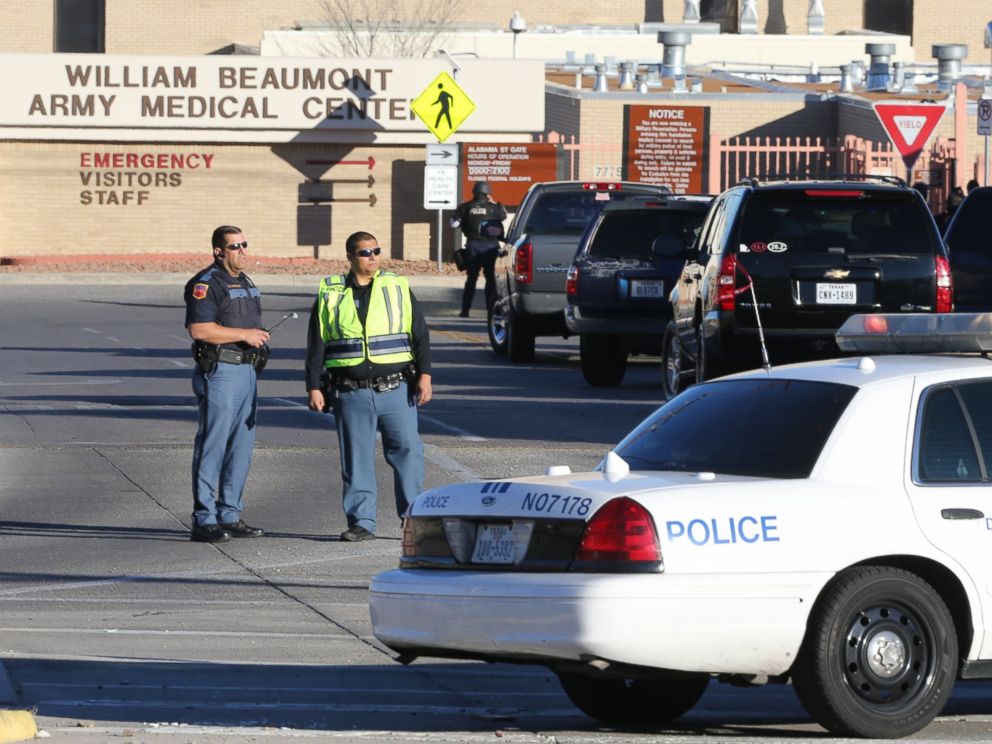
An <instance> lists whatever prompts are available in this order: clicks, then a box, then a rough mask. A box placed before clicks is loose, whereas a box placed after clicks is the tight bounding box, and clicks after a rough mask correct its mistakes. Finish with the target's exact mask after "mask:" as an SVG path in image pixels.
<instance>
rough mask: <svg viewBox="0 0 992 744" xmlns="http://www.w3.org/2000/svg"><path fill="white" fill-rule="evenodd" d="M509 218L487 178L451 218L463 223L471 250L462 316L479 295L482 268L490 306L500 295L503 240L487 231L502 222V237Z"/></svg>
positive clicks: (467, 250)
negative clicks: (499, 257)
mask: <svg viewBox="0 0 992 744" xmlns="http://www.w3.org/2000/svg"><path fill="white" fill-rule="evenodd" d="M505 219H506V209H505V208H504V207H503V205H502V204H500V203H499V202H497V201H493V188H492V186H490V185H489V184H488V183H486V182H485V181H479V182H478V183H476V184H475V185H474V186H473V187H472V200H471V201H467V202H463V203H461V204H459V205H458V207H457V208H456V209H455V214H454V216H453V217H452V218H451V226H452V227H461V229H462V234H464V236H465V250H466V252H467V253H468V256H467V257H466V258H467V260H466V263H465V288H464V289H463V290H462V310H461V313H459V317H462V318H467V317H468V312H469V309H471V307H472V299H473V297H475V283H476V282H477V281H478V279H479V272H480V271H482V273H483V275H484V276H485V278H486V308H489V306H490V305H492V303H493V301H494V300H495V299H496V270H495V269H496V256H497V254H498V253H499V240H498V238H496V237H493V235H491V234H489V235H487V234H486V233H487V232H488V231H489V229H491V227H496V226H497V225H498V226H499V230H498V233H497V234H498V235H499V237H502V235H503V231H502V223H503V220H505Z"/></svg>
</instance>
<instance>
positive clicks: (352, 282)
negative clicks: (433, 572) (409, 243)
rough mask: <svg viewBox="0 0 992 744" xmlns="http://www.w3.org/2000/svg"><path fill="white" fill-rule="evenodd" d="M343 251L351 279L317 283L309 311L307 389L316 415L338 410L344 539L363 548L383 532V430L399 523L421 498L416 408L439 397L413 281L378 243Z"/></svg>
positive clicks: (360, 242)
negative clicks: (390, 263) (378, 439)
mask: <svg viewBox="0 0 992 744" xmlns="http://www.w3.org/2000/svg"><path fill="white" fill-rule="evenodd" d="M345 251H346V253H347V256H348V262H349V263H350V265H351V270H350V271H349V272H348V273H347V274H344V275H338V276H329V277H327V278H326V279H324V280H323V281H322V282H321V283H320V288H319V290H318V294H317V299H316V301H315V302H314V304H313V308H312V310H311V312H310V328H309V333H308V337H307V359H306V385H307V395H308V398H309V404H310V408H311V410H314V411H323V410H327V409H328V408H329V407H333V409H334V421H335V426H336V427H337V434H338V447H339V450H340V455H341V482H342V486H343V502H344V513H345V516H346V517H347V520H348V529H346V530H345V531H344V532H342V533H341V539H342V540H345V541H348V542H357V541H360V540H371V539H373V538H374V537H375V532H376V478H375V435H376V431H379V432H380V433H381V434H382V452H383V456H384V457H385V459H386V462H387V463H388V464H389V466H390V467H391V468H392V469H393V492H394V496H395V499H396V513H397V514H398V515H399V516H400V517H401V518H402V516H403V515H404V514H405V513H406V510H407V507H408V506H409V505H410V502H411V501H413V499H414V498H416V497H417V495H418V494H419V493H420V492H421V491H422V490H423V484H424V445H423V442H421V440H420V434H419V433H418V431H417V406H418V405H421V406H422V405H424V404H425V403H427V402H428V401H429V400H430V399H431V395H432V387H431V361H430V335H429V332H428V330H427V322H426V321H425V320H424V316H423V313H422V312H421V310H420V307H419V305H418V304H417V301H416V298H415V297H414V296H413V293H412V292H411V291H410V285H409V282H408V281H407V279H406V278H405V277H402V276H399V275H397V274H394V273H392V272H389V271H382V270H381V269H380V268H379V255H380V254H381V252H382V248H381V247H380V246H379V242H378V241H377V240H376V239H375V237H374V236H373V235H371V234H369V233H367V232H356V233H354V234H352V235H351V236H349V238H348V240H347V241H346V242H345Z"/></svg>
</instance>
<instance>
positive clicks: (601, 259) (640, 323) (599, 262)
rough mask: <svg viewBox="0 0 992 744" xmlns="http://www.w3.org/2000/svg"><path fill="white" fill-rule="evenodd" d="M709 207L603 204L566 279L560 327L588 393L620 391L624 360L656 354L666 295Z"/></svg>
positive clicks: (668, 202)
mask: <svg viewBox="0 0 992 744" xmlns="http://www.w3.org/2000/svg"><path fill="white" fill-rule="evenodd" d="M712 201H713V198H712V197H709V196H669V197H638V198H637V199H628V200H626V201H622V202H614V203H612V204H607V205H606V206H605V207H603V209H602V210H600V212H599V214H597V215H596V217H595V218H594V219H593V221H592V223H590V225H589V227H588V228H587V229H586V232H585V235H583V236H582V240H581V241H580V242H579V249H578V251H577V252H576V254H575V259H574V261H573V262H572V266H571V268H569V270H568V274H567V276H566V279H565V293H566V296H567V298H568V305H566V306H565V325H566V326H568V330H569V332H571V333H577V334H579V355H580V359H581V361H582V374H583V376H584V377H585V379H586V382H588V383H589V384H590V385H619V384H620V381H621V380H622V379H623V375H624V371H625V370H626V368H627V356H628V355H629V354H655V355H657V354H660V353H661V338H662V334H663V333H664V331H665V325H666V324H667V323H668V320H669V319H670V318H671V315H672V313H671V308H670V306H669V304H668V293H669V292H670V291H671V289H672V287H673V286H674V284H675V280H676V278H678V276H679V275H680V274H681V273H682V266H683V265H684V264H685V260H686V257H687V255H688V253H687V251H688V249H689V248H691V247H692V244H693V243H694V242H695V240H696V236H697V235H698V233H699V228H700V227H701V226H702V224H703V218H704V217H705V216H706V211H707V210H708V209H709V207H710V203H711V202H712Z"/></svg>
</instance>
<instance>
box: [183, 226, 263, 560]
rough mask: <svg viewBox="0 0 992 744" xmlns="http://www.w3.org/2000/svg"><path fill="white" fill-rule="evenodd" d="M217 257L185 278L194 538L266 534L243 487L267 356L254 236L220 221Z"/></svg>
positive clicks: (207, 539) (215, 240) (215, 246)
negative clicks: (251, 264) (248, 507)
mask: <svg viewBox="0 0 992 744" xmlns="http://www.w3.org/2000/svg"><path fill="white" fill-rule="evenodd" d="M211 245H212V247H213V252H214V263H213V265H212V266H210V267H209V268H206V269H204V270H203V271H200V272H199V273H197V274H196V275H195V276H194V277H193V278H192V279H190V280H189V282H187V283H186V289H185V292H184V297H185V300H186V328H187V330H188V331H189V335H190V337H191V338H192V339H193V342H194V343H193V358H194V361H195V362H196V368H195V369H194V371H193V392H194V393H195V394H196V400H197V403H198V404H199V408H200V416H199V424H198V427H197V431H196V439H195V440H194V443H193V528H192V533H191V535H190V539H192V540H194V541H195V542H225V541H227V540H230V539H231V538H232V537H259V536H260V535H261V534H262V530H260V529H258V528H257V527H251V526H249V525H247V524H245V522H244V520H243V519H241V511H242V493H243V491H244V487H245V481H246V480H247V478H248V468H249V467H250V466H251V456H252V451H253V450H254V448H255V414H256V410H257V404H258V395H257V379H258V378H257V374H258V372H260V371H261V368H262V367H263V366H264V365H265V362H266V359H267V358H268V346H267V345H266V342H267V341H268V340H269V333H268V331H266V330H264V329H263V328H262V302H261V293H260V292H259V291H258V288H257V287H256V286H255V285H254V284H253V283H252V281H251V279H249V278H248V277H247V276H246V275H245V274H244V272H243V271H242V269H243V268H244V267H245V265H246V264H247V263H248V253H247V251H248V241H247V240H245V237H244V235H242V233H241V228H238V227H234V226H233V225H221V226H220V227H218V228H217V229H216V230H214V233H213V236H212V237H211Z"/></svg>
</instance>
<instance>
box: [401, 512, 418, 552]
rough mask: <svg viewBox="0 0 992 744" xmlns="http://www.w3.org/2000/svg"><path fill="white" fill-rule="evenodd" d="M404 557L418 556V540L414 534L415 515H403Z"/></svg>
mask: <svg viewBox="0 0 992 744" xmlns="http://www.w3.org/2000/svg"><path fill="white" fill-rule="evenodd" d="M402 549H403V557H404V558H415V557H416V556H417V541H416V539H414V536H413V517H403V543H402Z"/></svg>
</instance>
